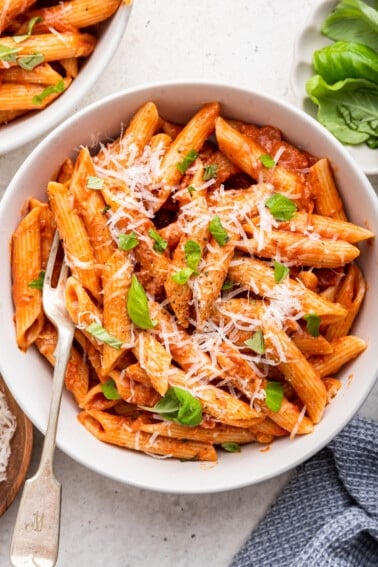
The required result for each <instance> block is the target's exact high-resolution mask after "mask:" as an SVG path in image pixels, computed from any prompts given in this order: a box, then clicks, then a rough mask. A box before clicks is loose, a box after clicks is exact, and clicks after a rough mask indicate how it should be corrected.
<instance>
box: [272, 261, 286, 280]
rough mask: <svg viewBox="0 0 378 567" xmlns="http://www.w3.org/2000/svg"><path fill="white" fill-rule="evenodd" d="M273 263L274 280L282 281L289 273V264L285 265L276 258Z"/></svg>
mask: <svg viewBox="0 0 378 567" xmlns="http://www.w3.org/2000/svg"><path fill="white" fill-rule="evenodd" d="M273 265H274V281H275V282H276V283H280V282H282V280H284V279H285V278H286V277H287V276H288V275H289V268H288V267H287V266H284V265H283V264H280V263H279V262H276V261H275V260H274V262H273Z"/></svg>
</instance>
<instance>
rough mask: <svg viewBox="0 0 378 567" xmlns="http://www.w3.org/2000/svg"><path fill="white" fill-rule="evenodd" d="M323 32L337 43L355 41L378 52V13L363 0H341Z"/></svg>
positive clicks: (329, 16) (324, 24)
mask: <svg viewBox="0 0 378 567" xmlns="http://www.w3.org/2000/svg"><path fill="white" fill-rule="evenodd" d="M321 31H322V33H323V34H324V35H326V36H327V37H329V38H330V39H333V40H335V41H337V40H339V41H353V42H356V43H362V44H363V45H367V46H368V47H370V48H371V49H374V51H378V12H377V10H376V9H374V8H373V7H371V6H369V5H368V4H366V2H362V1H361V0H341V2H339V3H338V4H337V6H336V8H335V9H334V10H333V12H331V13H330V14H329V15H328V16H327V18H326V19H325V21H324V23H323V25H322V28H321Z"/></svg>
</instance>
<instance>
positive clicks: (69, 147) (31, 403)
mask: <svg viewBox="0 0 378 567" xmlns="http://www.w3.org/2000/svg"><path fill="white" fill-rule="evenodd" d="M148 100H153V101H154V102H155V103H156V104H157V106H158V108H159V111H160V113H161V115H162V116H164V117H166V118H168V119H170V120H173V121H185V120H187V119H188V118H189V117H191V116H192V115H193V113H194V112H195V111H196V110H197V109H198V108H199V107H200V106H201V105H202V104H203V103H205V102H207V101H215V100H217V101H219V102H220V103H221V105H222V115H223V116H226V117H235V118H239V119H242V120H246V121H250V122H255V123H259V124H273V125H276V126H278V127H279V128H281V129H282V131H283V132H284V133H285V135H286V137H287V138H288V139H289V140H291V141H292V142H294V143H295V144H297V145H298V146H299V147H301V148H303V149H306V150H307V151H308V152H310V153H312V154H314V155H317V156H319V157H320V156H328V158H329V159H330V161H331V163H332V165H333V167H334V171H335V174H336V179H337V183H338V186H339V188H340V191H341V192H342V195H343V198H344V201H345V204H346V208H347V210H348V211H349V214H350V217H351V219H352V220H353V221H355V222H356V223H359V224H362V225H365V226H369V227H370V228H371V229H372V230H373V231H375V232H378V206H377V197H376V195H375V193H374V191H373V189H372V187H371V185H370V184H369V182H368V180H367V178H366V177H365V175H364V174H363V173H362V172H361V170H360V169H359V168H358V167H357V165H356V164H355V162H354V161H353V160H352V159H351V158H350V156H349V154H348V153H347V152H346V150H345V148H344V147H343V146H342V145H341V144H339V143H338V142H337V140H335V138H334V137H333V136H332V135H331V134H329V133H328V132H327V131H325V130H324V128H322V127H321V126H320V125H319V124H318V123H317V122H316V121H314V120H313V119H312V118H310V117H309V116H308V115H306V114H305V113H303V112H301V111H300V110H298V109H296V108H295V107H292V106H289V105H287V104H285V103H283V102H279V101H277V100H275V99H273V98H270V97H268V96H265V95H262V94H257V93H254V92H251V91H248V90H245V89H240V88H236V87H231V86H226V85H218V84H208V83H192V82H190V83H189V82H182V83H166V84H158V85H147V86H143V87H140V88H136V89H131V90H127V91H124V92H121V93H117V94H114V95H112V96H110V97H108V98H106V99H104V100H102V101H99V102H97V103H95V104H92V105H91V106H89V107H88V108H86V109H84V110H82V111H80V112H78V113H77V114H76V115H75V116H73V117H71V118H69V119H68V120H66V121H65V122H64V123H63V124H61V125H60V126H59V127H58V128H56V129H55V130H54V131H53V132H52V133H50V135H49V136H47V137H46V139H45V140H44V141H43V142H42V143H41V144H39V145H38V147H36V148H35V150H34V151H33V152H32V153H31V154H30V156H29V157H28V159H27V160H26V161H25V163H24V164H23V165H22V167H21V168H20V170H19V171H18V173H17V174H16V175H15V177H14V179H13V180H12V182H11V183H10V185H9V187H8V189H7V191H6V193H5V195H4V198H3V200H2V203H1V205H0V257H1V258H2V259H3V260H2V270H1V280H0V281H1V288H0V289H1V296H0V320H1V323H2V324H1V326H0V365H1V366H0V368H1V371H2V373H3V376H4V378H5V380H6V382H7V384H8V386H9V388H10V390H11V392H12V394H13V395H14V397H15V398H16V400H17V402H18V403H19V405H20V406H21V407H22V408H23V410H24V411H25V412H26V414H27V415H28V416H29V418H30V419H31V421H32V422H33V423H34V424H35V426H36V427H37V428H38V429H39V430H41V431H44V430H45V428H46V423H47V415H48V407H49V397H50V391H51V376H52V371H51V368H50V367H49V366H48V365H47V364H46V363H45V362H44V360H42V358H41V356H40V355H39V354H38V353H37V352H36V351H35V350H34V349H33V348H31V349H30V350H29V352H27V353H26V354H24V353H22V352H20V351H19V350H18V348H17V346H16V343H15V333H14V330H13V306H12V299H11V274H10V265H9V241H10V236H11V233H12V231H13V230H14V229H15V227H16V225H17V223H18V222H19V220H20V211H21V209H22V206H23V203H24V202H25V200H26V199H27V198H28V197H30V196H31V195H34V196H36V197H37V198H40V199H45V197H46V193H45V187H46V184H47V182H48V180H49V179H50V178H51V176H52V175H54V173H55V172H56V170H57V168H58V166H59V164H61V163H62V162H63V160H64V159H65V158H66V157H67V156H69V155H71V156H73V155H74V154H75V151H76V150H77V148H79V146H80V145H81V144H89V145H90V144H91V143H92V141H93V138H94V137H95V138H97V139H99V138H101V137H108V136H115V135H117V134H118V133H119V131H120V127H121V123H127V122H128V120H129V118H130V117H131V116H132V115H133V113H134V112H135V111H136V109H137V108H138V107H139V106H140V105H141V104H142V103H144V102H146V101H148ZM31 180H32V183H31ZM361 248H362V249H363V254H362V258H361V266H362V269H363V271H364V273H365V276H366V278H367V281H368V292H367V297H366V300H365V302H364V305H363V308H362V311H361V313H360V316H359V318H358V322H357V323H356V326H355V331H354V332H355V333H356V334H357V335H358V336H360V337H362V338H363V339H365V341H367V343H368V349H367V350H366V351H365V352H364V353H363V354H362V355H360V356H359V358H358V359H356V360H355V361H354V362H353V363H351V364H349V365H348V367H347V368H345V369H344V370H343V372H341V373H340V376H341V377H342V379H343V387H342V389H341V390H340V391H339V394H338V396H337V397H336V399H335V400H334V401H333V402H332V404H331V405H330V406H328V407H327V409H326V412H325V415H324V418H323V420H322V421H321V422H320V423H319V424H318V425H317V426H316V429H315V431H314V432H313V433H312V434H311V435H307V436H301V437H299V436H298V437H296V438H295V439H294V440H293V441H290V440H288V439H284V440H279V441H276V442H274V443H273V444H272V445H271V448H270V450H269V451H265V452H262V451H261V445H257V444H255V445H250V446H248V447H246V446H245V447H243V450H242V452H241V453H237V454H235V453H223V452H222V454H221V455H220V458H219V462H218V463H217V464H216V465H206V464H203V463H202V464H201V463H198V462H185V463H183V462H178V461H175V460H157V459H153V458H151V457H149V456H146V455H143V454H138V453H135V452H132V451H128V450H124V449H121V448H117V447H113V446H111V445H106V444H103V443H101V442H99V441H97V440H96V439H95V438H94V437H92V435H91V434H90V433H88V432H87V431H86V430H85V429H84V428H83V427H82V426H81V425H80V424H79V423H78V421H77V419H76V415H77V408H76V406H75V404H74V402H73V401H72V399H71V395H69V394H65V395H64V396H63V401H62V408H61V415H60V421H59V427H58V433H57V444H58V446H59V447H60V448H61V449H62V450H63V451H64V452H65V453H67V454H68V455H70V456H71V457H72V458H74V459H75V460H77V461H79V462H81V463H82V464H83V465H85V466H86V467H89V468H90V469H93V470H95V471H97V472H98V473H100V474H102V475H105V476H108V477H111V478H114V479H116V480H119V481H121V482H126V483H129V484H132V485H136V486H139V487H142V488H147V489H153V490H159V491H165V492H175V493H209V492H216V491H222V490H229V489H234V488H239V487H243V486H247V485H250V484H253V483H257V482H260V481H262V480H265V479H268V478H271V477H274V476H276V475H278V474H280V473H282V472H284V471H287V470H288V469H291V468H292V467H294V466H296V465H297V464H299V463H301V462H302V461H304V460H306V459H308V458H309V457H310V456H311V455H313V454H314V453H316V452H317V451H319V450H320V449H321V448H322V447H323V446H324V445H325V444H326V443H328V442H329V441H330V440H331V439H332V438H333V437H334V436H335V435H336V434H337V433H338V432H339V431H340V430H341V429H342V428H343V427H344V426H345V425H346V423H347V422H348V421H349V420H350V419H351V418H352V416H353V415H354V414H355V413H356V412H357V410H358V409H359V407H360V406H361V404H362V403H363V401H364V400H365V398H366V397H367V395H368V393H369V391H370V389H371V388H372V386H373V384H374V381H375V378H376V375H377V358H376V353H377V351H378V334H377V332H376V321H377V320H378V302H377V301H376V287H375V286H376V285H377V284H376V282H377V281H378V257H377V245H376V242H375V241H373V242H370V243H369V244H364V245H362V247H361ZM351 376H353V379H351Z"/></svg>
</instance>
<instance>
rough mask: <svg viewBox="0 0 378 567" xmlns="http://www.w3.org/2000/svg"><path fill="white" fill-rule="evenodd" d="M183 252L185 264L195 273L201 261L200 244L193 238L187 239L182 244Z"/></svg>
mask: <svg viewBox="0 0 378 567" xmlns="http://www.w3.org/2000/svg"><path fill="white" fill-rule="evenodd" d="M184 253H185V261H186V265H187V266H188V268H191V270H193V273H197V270H198V264H199V263H200V261H201V254H202V250H201V246H200V245H199V244H198V242H196V241H195V240H187V241H186V242H185V244H184Z"/></svg>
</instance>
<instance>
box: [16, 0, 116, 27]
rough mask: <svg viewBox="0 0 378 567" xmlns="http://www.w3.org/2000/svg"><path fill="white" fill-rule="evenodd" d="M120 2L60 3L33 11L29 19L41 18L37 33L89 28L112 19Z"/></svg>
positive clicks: (72, 0)
mask: <svg viewBox="0 0 378 567" xmlns="http://www.w3.org/2000/svg"><path fill="white" fill-rule="evenodd" d="M120 3H121V2H120V0H107V1H106V2H98V1H97V0H86V1H85V2H83V1H82V0H69V1H67V2H59V4H57V5H56V6H48V7H47V8H40V9H37V10H31V11H30V12H29V13H28V17H29V19H30V18H36V17H40V18H41V19H42V21H41V22H38V23H37V24H36V26H35V28H36V33H43V32H48V31H49V30H50V28H51V27H53V28H55V29H56V30H57V31H59V32H64V31H67V30H75V29H78V28H87V27H89V26H94V25H95V24H98V23H99V22H102V21H104V20H106V19H107V18H110V16H111V15H112V14H113V13H114V12H115V11H116V9H117V8H118V6H119V5H120ZM26 32H27V27H25V26H22V27H21V28H20V29H19V30H18V31H17V33H19V34H21V33H26Z"/></svg>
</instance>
